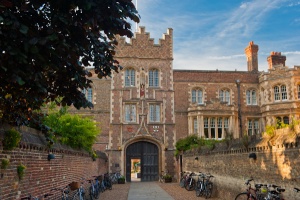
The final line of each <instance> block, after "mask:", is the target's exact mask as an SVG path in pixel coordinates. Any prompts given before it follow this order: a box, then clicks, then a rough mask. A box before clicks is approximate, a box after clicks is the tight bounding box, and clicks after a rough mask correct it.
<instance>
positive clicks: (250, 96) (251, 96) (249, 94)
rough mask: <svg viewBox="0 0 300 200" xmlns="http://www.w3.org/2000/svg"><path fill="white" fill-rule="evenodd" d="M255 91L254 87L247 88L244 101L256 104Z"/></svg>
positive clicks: (248, 103)
mask: <svg viewBox="0 0 300 200" xmlns="http://www.w3.org/2000/svg"><path fill="white" fill-rule="evenodd" d="M256 94H257V92H256V90H255V89H248V90H247V91H246V103H247V105H257V95H256Z"/></svg>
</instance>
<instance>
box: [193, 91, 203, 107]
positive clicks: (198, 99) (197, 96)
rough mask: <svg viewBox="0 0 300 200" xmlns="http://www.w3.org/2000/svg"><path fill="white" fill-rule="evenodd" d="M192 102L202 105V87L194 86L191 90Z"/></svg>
mask: <svg viewBox="0 0 300 200" xmlns="http://www.w3.org/2000/svg"><path fill="white" fill-rule="evenodd" d="M191 96H192V99H191V101H192V103H193V104H198V105H201V104H203V90H202V89H201V88H194V89H192V91H191Z"/></svg>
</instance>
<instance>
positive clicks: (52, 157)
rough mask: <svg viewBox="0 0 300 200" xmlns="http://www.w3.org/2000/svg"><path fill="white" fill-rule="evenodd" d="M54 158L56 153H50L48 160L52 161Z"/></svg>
mask: <svg viewBox="0 0 300 200" xmlns="http://www.w3.org/2000/svg"><path fill="white" fill-rule="evenodd" d="M54 158H55V155H54V154H52V153H50V154H48V161H50V160H52V159H54Z"/></svg>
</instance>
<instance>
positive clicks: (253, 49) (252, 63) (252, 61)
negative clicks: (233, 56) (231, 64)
mask: <svg viewBox="0 0 300 200" xmlns="http://www.w3.org/2000/svg"><path fill="white" fill-rule="evenodd" d="M257 52H258V45H256V44H254V42H253V41H251V42H249V46H247V47H246V48H245V54H246V57H247V66H248V71H249V72H251V71H258V59H257Z"/></svg>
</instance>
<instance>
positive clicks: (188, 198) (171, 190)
mask: <svg viewBox="0 0 300 200" xmlns="http://www.w3.org/2000/svg"><path fill="white" fill-rule="evenodd" d="M157 184H158V185H159V186H160V187H161V188H162V189H164V190H165V191H166V192H167V193H168V194H169V195H171V196H172V197H173V198H174V199H175V200H183V199H184V200H193V199H197V200H204V199H205V198H202V197H196V194H195V191H187V190H186V189H184V188H181V187H180V186H179V184H178V183H159V182H157ZM129 189H130V183H125V184H115V185H113V189H112V190H106V191H105V192H104V193H101V195H100V199H105V200H127V197H128V192H129ZM210 199H211V200H224V199H219V198H210Z"/></svg>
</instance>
